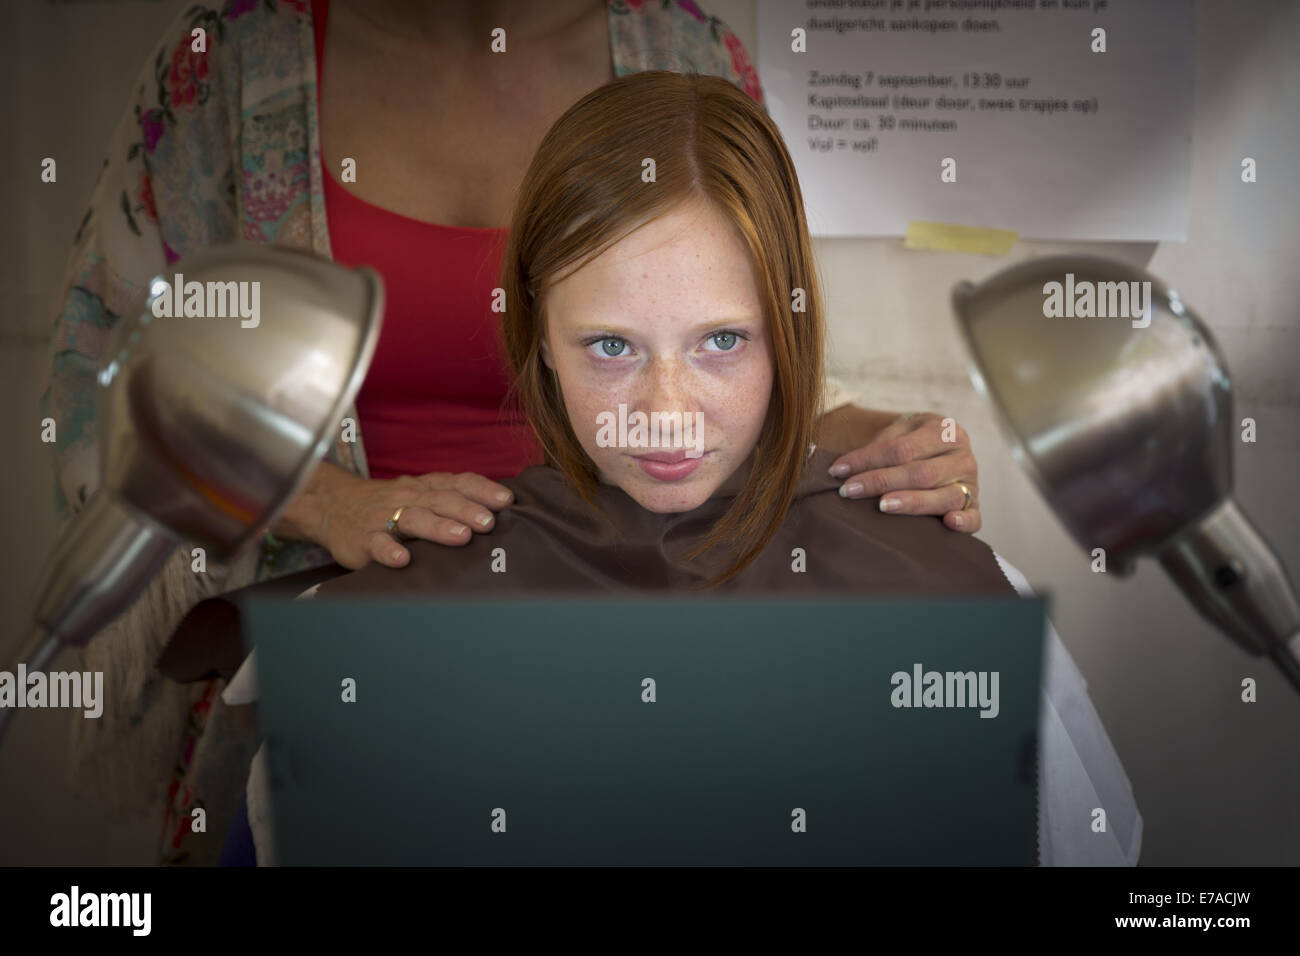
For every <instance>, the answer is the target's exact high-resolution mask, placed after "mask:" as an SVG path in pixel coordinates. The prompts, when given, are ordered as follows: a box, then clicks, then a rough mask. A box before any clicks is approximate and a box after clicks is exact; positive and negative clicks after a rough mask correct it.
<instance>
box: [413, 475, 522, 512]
mask: <svg viewBox="0 0 1300 956" xmlns="http://www.w3.org/2000/svg"><path fill="white" fill-rule="evenodd" d="M414 477H415V480H416V481H418V482H420V483H421V484H423V485H425V486H426V487H427V488H428V489H430V490H432V491H452V492H455V493H457V494H459V495H461V496H463V497H465V498H468V499H470V500H471V501H476V502H478V503H479V504H481V505H483V506H485V507H487V508H491V509H492V510H493V511H500V510H501V509H502V508H504V507H505V506H506V505H508V504H510V502H511V501H512V500H513V499H514V495H513V494H512V493H511V491H510V489H509V488H507V487H506V486H505V485H503V484H500V483H498V482H495V481H493V480H492V479H491V478H485V477H483V476H482V475H476V474H474V473H473V472H470V471H463V472H459V473H458V474H451V473H449V472H442V471H436V472H430V473H429V474H425V475H416V476H414ZM449 517H451V516H449Z"/></svg>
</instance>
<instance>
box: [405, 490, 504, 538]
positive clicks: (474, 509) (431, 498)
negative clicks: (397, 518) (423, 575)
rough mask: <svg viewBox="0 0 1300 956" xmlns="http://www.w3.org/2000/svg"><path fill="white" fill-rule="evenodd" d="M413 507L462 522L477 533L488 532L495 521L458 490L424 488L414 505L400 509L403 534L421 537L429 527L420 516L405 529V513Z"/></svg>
mask: <svg viewBox="0 0 1300 956" xmlns="http://www.w3.org/2000/svg"><path fill="white" fill-rule="evenodd" d="M413 509H414V510H416V511H427V513H428V514H431V515H435V516H437V517H439V518H445V519H447V520H448V521H451V522H453V523H455V524H457V525H464V526H465V527H466V528H469V529H471V530H473V531H477V532H479V533H480V534H481V533H483V532H485V531H491V530H492V525H493V524H494V523H495V521H496V516H495V515H493V514H492V512H491V511H489V510H488V509H487V508H485V507H484V506H483V505H481V504H479V502H477V501H475V500H472V499H470V498H467V497H465V496H464V495H463V494H461V493H460V492H458V491H450V490H448V491H426V492H425V493H424V494H422V495H420V497H419V498H418V499H417V502H416V503H415V504H413V505H412V506H411V507H408V508H407V509H406V511H403V512H402V520H401V529H402V533H403V534H409V535H416V536H418V537H421V538H424V537H428V535H427V534H426V531H428V530H431V529H432V527H433V526H432V525H431V524H430V523H429V522H428V521H427V520H425V519H424V518H420V519H418V520H420V524H418V525H411V526H410V528H411V530H407V528H408V526H407V523H406V519H407V515H409V514H412V511H413ZM447 530H448V529H445V528H444V529H443V532H444V533H446V531H447ZM451 530H454V529H451ZM458 543H459V542H458Z"/></svg>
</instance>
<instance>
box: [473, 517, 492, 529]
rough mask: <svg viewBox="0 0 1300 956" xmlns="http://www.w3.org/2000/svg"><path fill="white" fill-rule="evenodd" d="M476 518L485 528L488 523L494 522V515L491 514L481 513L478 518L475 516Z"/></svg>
mask: <svg viewBox="0 0 1300 956" xmlns="http://www.w3.org/2000/svg"><path fill="white" fill-rule="evenodd" d="M474 520H475V521H477V522H478V523H479V524H480V525H482V526H483V527H484V528H486V527H487V526H488V525H490V524H491V523H492V516H491V515H479V516H478V517H477V518H475V519H474Z"/></svg>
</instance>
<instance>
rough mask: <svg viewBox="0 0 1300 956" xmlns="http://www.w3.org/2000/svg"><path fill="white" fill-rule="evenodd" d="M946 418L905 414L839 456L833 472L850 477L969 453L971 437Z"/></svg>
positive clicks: (833, 466)
mask: <svg viewBox="0 0 1300 956" xmlns="http://www.w3.org/2000/svg"><path fill="white" fill-rule="evenodd" d="M944 421H946V419H941V418H940V417H939V416H938V415H932V414H918V415H904V416H903V417H902V418H900V419H898V421H896V422H894V423H893V424H892V425H890V426H889V427H888V428H885V429H883V430H882V431H881V432H880V433H879V434H878V435H876V437H875V438H873V439H872V440H871V441H870V442H868V443H867V444H866V445H863V446H862V447H861V448H856V449H854V450H853V451H850V452H846V453H845V454H843V455H841V456H840V457H839V458H837V459H836V460H835V462H834V463H833V464H832V465H831V474H832V475H835V476H836V477H839V478H848V477H849V476H850V475H861V474H862V473H864V472H869V471H875V470H878V469H882V468H889V467H895V466H899V465H906V464H908V463H909V462H913V461H918V460H922V459H927V458H933V457H935V456H941V455H949V454H952V453H954V452H955V453H962V452H969V451H970V436H968V435H967V434H966V432H965V431H964V430H963V429H962V427H961V426H960V425H958V424H957V423H956V422H955V421H953V422H952V423H951V425H950V426H947V427H945V426H944V424H943V423H944ZM972 457H973V456H972ZM969 477H972V478H973V477H974V476H973V475H971V476H969ZM913 487H918V486H913Z"/></svg>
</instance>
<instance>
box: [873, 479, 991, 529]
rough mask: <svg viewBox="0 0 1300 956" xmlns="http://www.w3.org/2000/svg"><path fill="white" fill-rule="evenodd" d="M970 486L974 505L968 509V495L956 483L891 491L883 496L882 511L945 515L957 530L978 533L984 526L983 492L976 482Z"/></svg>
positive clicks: (950, 525)
mask: <svg viewBox="0 0 1300 956" xmlns="http://www.w3.org/2000/svg"><path fill="white" fill-rule="evenodd" d="M965 484H966V487H967V488H969V489H970V493H971V504H970V507H969V508H964V507H963V506H964V505H965V504H966V495H965V493H963V492H962V490H961V488H959V487H958V486H956V485H946V486H945V487H943V488H936V489H934V490H933V491H891V492H889V493H888V494H886V495H885V496H884V497H882V498H881V499H880V505H881V507H880V510H881V511H887V512H889V513H890V514H902V515H943V523H944V524H945V525H947V526H948V527H949V528H951V529H952V530H953V531H961V532H964V533H966V534H974V533H975V532H976V531H978V530H979V529H980V525H981V523H982V522H981V519H980V510H979V494H978V489H977V488H976V486H975V485H973V484H969V483H965Z"/></svg>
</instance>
